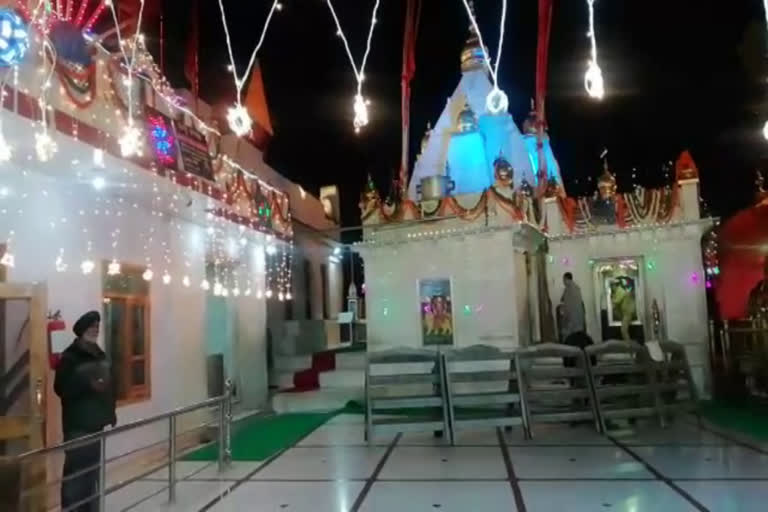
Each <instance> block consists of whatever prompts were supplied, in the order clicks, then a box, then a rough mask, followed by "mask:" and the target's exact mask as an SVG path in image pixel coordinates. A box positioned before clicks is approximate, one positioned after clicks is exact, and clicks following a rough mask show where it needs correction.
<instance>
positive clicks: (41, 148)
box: [35, 131, 59, 162]
mask: <svg viewBox="0 0 768 512" xmlns="http://www.w3.org/2000/svg"><path fill="white" fill-rule="evenodd" d="M58 150H59V146H58V145H57V144H56V141H55V140H53V139H52V138H51V136H50V135H49V134H48V131H42V132H39V133H36V134H35V152H36V153H37V159H38V160H40V161H41V162H47V161H49V160H50V159H51V158H53V155H55V154H56V152H57V151H58Z"/></svg>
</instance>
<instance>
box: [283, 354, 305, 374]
mask: <svg viewBox="0 0 768 512" xmlns="http://www.w3.org/2000/svg"><path fill="white" fill-rule="evenodd" d="M311 367H312V356H311V355H309V356H276V357H275V370H278V371H284V372H298V371H301V370H306V369H307V368H311Z"/></svg>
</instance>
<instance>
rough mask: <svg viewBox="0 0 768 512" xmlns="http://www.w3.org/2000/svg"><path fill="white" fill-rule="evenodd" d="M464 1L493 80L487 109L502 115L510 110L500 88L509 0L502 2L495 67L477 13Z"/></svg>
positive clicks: (506, 98)
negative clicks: (502, 52)
mask: <svg viewBox="0 0 768 512" xmlns="http://www.w3.org/2000/svg"><path fill="white" fill-rule="evenodd" d="M462 1H463V3H464V8H465V9H466V11H467V15H468V16H469V20H470V22H471V23H472V27H473V28H474V29H475V33H476V34H477V40H478V42H479V43H480V50H481V51H482V52H483V61H484V62H485V66H486V67H487V68H488V73H489V74H490V75H491V79H492V80H493V88H492V89H491V92H489V93H488V96H486V98H485V108H486V109H487V110H488V112H490V113H491V114H500V113H502V112H506V111H507V108H509V98H508V97H507V95H506V93H505V92H504V91H502V90H501V89H500V88H499V64H500V63H501V50H502V48H503V46H504V25H505V21H506V19H507V0H502V2H501V20H500V21H499V49H498V52H497V55H496V63H495V64H494V65H493V66H492V65H491V57H490V56H489V55H488V50H487V49H486V48H485V43H484V42H483V35H482V34H481V32H480V27H479V26H478V24H477V19H476V18H475V13H474V12H472V7H471V6H470V5H469V2H468V0H462Z"/></svg>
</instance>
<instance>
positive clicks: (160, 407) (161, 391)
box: [0, 164, 267, 453]
mask: <svg viewBox="0 0 768 512" xmlns="http://www.w3.org/2000/svg"><path fill="white" fill-rule="evenodd" d="M0 186H1V187H2V188H1V189H0V192H3V193H6V192H7V197H0V205H1V206H0V238H5V237H7V236H9V233H10V231H11V230H12V231H14V232H15V235H14V236H13V237H12V238H11V241H10V245H9V247H10V250H11V251H12V253H13V254H14V255H15V259H16V265H15V268H12V269H9V270H8V280H9V281H12V282H29V281H45V282H47V287H48V307H49V309H50V310H51V311H55V310H57V309H60V310H61V312H62V316H63V319H64V320H65V321H66V323H67V327H68V329H71V327H72V325H73V323H74V321H75V320H76V319H77V318H78V317H79V316H80V315H82V314H83V313H84V312H86V311H88V310H91V309H95V310H98V311H101V310H102V276H101V261H102V260H110V259H112V258H113V257H116V258H117V259H118V261H120V262H122V263H125V264H128V263H130V264H135V265H139V266H142V265H144V263H145V257H146V255H147V254H149V256H150V257H151V261H152V263H153V268H154V270H155V279H154V280H153V281H152V283H151V292H150V300H151V319H150V321H151V356H152V367H151V386H152V389H151V391H152V396H151V399H150V400H147V401H143V402H140V403H137V404H133V405H126V406H124V407H120V408H119V409H118V421H119V422H120V423H127V422H130V421H133V420H137V419H140V418H144V417H147V416H151V415H154V414H158V413H161V412H164V411H167V410H169V409H172V408H175V407H179V406H183V405H186V404H190V403H193V402H196V401H200V400H203V399H205V398H207V382H206V371H205V355H206V350H205V343H204V333H205V324H204V322H205V316H206V315H205V306H206V293H205V292H203V291H202V290H201V289H200V288H199V283H200V282H201V281H202V279H203V278H204V275H205V266H204V260H205V250H206V249H205V243H204V241H205V237H206V233H205V228H204V227H203V226H200V225H196V224H191V223H188V222H183V221H180V220H174V221H172V220H171V219H170V218H169V217H168V216H167V215H164V216H162V217H160V216H158V215H151V214H150V213H149V212H148V211H145V210H143V209H142V208H141V207H137V208H134V207H133V206H132V205H131V203H130V201H124V202H123V203H118V202H117V200H116V199H115V198H110V196H109V194H110V193H111V192H110V191H108V190H105V191H104V192H101V193H97V192H95V191H94V189H93V188H92V187H91V186H90V185H87V184H85V185H84V184H72V183H67V182H65V181H63V180H57V181H53V180H52V179H51V178H50V177H48V176H44V175H39V174H36V173H34V172H29V173H27V175H26V176H23V175H22V172H21V171H20V169H18V168H16V167H15V166H13V165H12V164H4V165H3V174H2V175H0ZM113 192H114V191H113ZM0 195H1V194H0ZM107 201H110V202H109V203H107ZM81 212H82V214H81ZM96 212H98V214H97V213H96ZM118 212H120V214H118ZM171 222H173V224H171ZM150 226H152V227H154V229H155V234H154V242H153V243H152V244H151V246H150V247H149V249H148V251H145V250H144V242H145V241H144V238H143V234H145V233H147V232H148V229H149V227H150ZM179 226H180V229H179ZM116 228H119V229H120V235H119V237H118V239H117V240H118V244H117V247H116V248H112V240H113V238H112V236H111V234H112V233H113V232H114V230H115V229H116ZM84 230H87V233H84ZM257 236H258V237H261V235H257ZM87 240H91V241H92V243H93V246H92V252H91V254H90V255H89V256H87V252H86V247H87V243H86V242H87ZM164 243H165V244H168V247H169V253H168V254H169V255H170V257H171V261H172V262H171V265H170V266H169V267H168V268H169V271H170V272H171V274H172V276H173V282H172V283H171V285H169V286H166V285H164V284H163V283H162V282H161V279H160V276H161V274H162V271H163V269H164V264H163V263H162V258H163V256H164V254H165V250H164V247H163V245H162V244H164ZM60 249H63V256H64V261H65V262H66V263H67V264H68V269H67V271H65V272H57V271H56V269H55V266H54V262H55V259H56V257H57V256H58V254H59V251H60ZM261 250H262V248H261V246H259V245H257V244H255V245H254V249H253V253H254V254H256V253H257V252H259V251H261ZM86 257H88V258H90V259H92V260H93V261H94V262H95V263H96V264H97V266H96V269H95V270H94V272H93V273H92V274H90V275H83V274H82V272H81V271H80V263H81V261H82V260H83V259H85V258H86ZM185 259H186V260H187V261H188V262H189V267H188V268H186V267H185V265H184V261H185ZM249 265H251V268H252V270H253V271H254V272H257V273H258V275H256V278H257V279H262V280H263V267H262V268H258V258H257V257H253V258H252V259H251V260H250V262H249ZM262 265H263V260H262ZM184 273H187V274H188V275H189V277H190V279H191V281H192V283H193V285H192V286H191V287H189V288H186V287H184V286H182V284H181V279H182V275H183V274H184ZM229 300H232V301H233V303H234V302H236V303H237V311H238V330H237V332H238V336H239V339H238V347H239V354H238V362H239V364H242V365H245V367H247V368H248V370H249V371H248V372H243V373H244V374H246V375H247V377H245V382H243V383H241V384H242V390H243V391H244V393H243V397H244V401H246V403H247V404H249V405H254V406H255V405H263V404H264V402H265V401H266V393H267V388H266V370H265V368H264V366H265V361H264V351H265V340H264V326H265V305H264V302H263V301H260V300H257V299H256V298H254V297H249V298H245V297H241V298H240V299H239V300H237V301H235V300H234V299H232V298H230V299H229ZM51 377H52V376H51ZM52 399H53V400H57V398H56V397H55V396H54V397H52ZM200 419H201V417H200V416H199V415H198V417H197V418H189V419H187V420H183V421H182V423H181V424H180V426H179V428H183V426H184V425H185V424H187V425H189V426H192V424H196V423H198V422H199V421H200ZM52 421H59V420H58V419H55V420H53V419H52ZM166 435H167V426H166V425H165V424H161V425H157V426H154V427H149V428H146V429H142V430H141V431H140V432H136V433H133V434H130V435H121V436H118V437H116V438H113V439H112V440H111V442H110V452H112V453H116V452H121V451H124V450H128V449H135V448H136V447H137V446H140V445H142V444H146V443H149V442H152V441H156V440H158V439H161V438H163V437H165V436H166Z"/></svg>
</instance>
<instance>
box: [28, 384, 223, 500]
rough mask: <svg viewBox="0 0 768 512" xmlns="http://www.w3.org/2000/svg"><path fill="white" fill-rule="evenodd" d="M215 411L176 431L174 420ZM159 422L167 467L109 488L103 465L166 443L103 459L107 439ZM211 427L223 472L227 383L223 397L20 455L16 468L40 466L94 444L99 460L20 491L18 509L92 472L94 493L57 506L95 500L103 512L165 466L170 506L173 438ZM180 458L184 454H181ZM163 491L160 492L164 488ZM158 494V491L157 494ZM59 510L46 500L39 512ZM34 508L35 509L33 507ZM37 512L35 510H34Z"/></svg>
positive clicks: (176, 453)
mask: <svg viewBox="0 0 768 512" xmlns="http://www.w3.org/2000/svg"><path fill="white" fill-rule="evenodd" d="M212 408H215V409H217V411H216V413H217V414H216V415H217V418H216V419H214V420H212V421H207V422H204V423H202V424H199V425H196V426H194V427H192V428H189V429H187V430H185V431H183V432H181V433H180V432H178V430H177V427H178V422H177V420H178V418H179V417H180V416H182V415H184V414H189V413H192V412H196V411H202V410H205V409H212ZM163 421H167V422H168V439H167V443H168V462H167V464H166V463H165V462H163V463H161V464H159V465H155V466H153V467H152V468H150V469H147V470H144V471H141V473H140V474H138V475H134V476H131V477H130V478H127V479H125V480H123V481H120V482H118V483H116V484H114V485H111V486H109V487H107V480H106V477H107V464H109V463H114V462H115V461H118V460H120V459H124V458H126V457H128V456H131V455H136V454H137V453H138V452H141V451H143V450H148V449H152V448H155V447H158V446H161V445H162V444H164V443H165V442H166V440H163V441H159V442H154V443H152V444H149V445H146V446H142V447H139V448H135V449H132V450H130V451H128V452H125V453H121V454H119V455H116V456H114V457H111V458H107V439H109V438H111V437H114V436H117V435H119V434H125V433H127V432H131V431H135V430H137V429H140V428H142V427H146V426H149V425H153V424H156V423H160V422H163ZM212 426H217V427H218V436H217V441H215V442H218V447H219V449H218V460H217V462H218V469H219V471H220V472H221V471H224V470H225V469H226V467H227V466H228V465H229V464H230V462H231V460H232V451H231V438H232V383H231V381H230V380H227V381H226V383H225V386H224V394H223V395H221V396H218V397H214V398H210V399H208V400H204V401H202V402H198V403H195V404H191V405H188V406H185V407H181V408H179V409H174V410H172V411H169V412H166V413H163V414H158V415H156V416H152V417H149V418H145V419H141V420H137V421H134V422H131V423H128V424H125V425H121V426H119V427H116V428H112V429H109V430H105V431H102V432H96V433H94V434H89V435H86V436H83V437H79V438H77V439H72V440H70V441H66V442H63V443H60V444H57V445H53V446H49V447H45V448H40V449H37V450H33V451H29V452H26V453H22V454H20V455H18V456H17V457H15V462H17V463H18V464H19V466H20V467H23V466H24V465H25V464H28V463H30V462H31V461H33V460H34V459H37V458H43V464H45V463H46V462H45V458H46V457H49V456H51V455H55V454H57V453H58V454H60V453H65V454H66V453H73V452H74V451H76V450H78V449H80V450H82V449H83V448H85V447H88V446H92V445H93V444H95V443H98V447H99V461H98V463H97V464H93V465H90V466H88V467H86V468H83V469H79V470H78V471H77V472H74V473H70V474H64V475H63V476H62V478H59V479H54V480H52V481H46V482H41V483H39V484H36V485H34V486H32V487H29V488H24V489H22V490H21V495H20V499H19V504H20V509H19V510H31V509H32V507H29V506H27V507H24V506H21V505H22V504H23V503H25V502H27V501H29V499H30V497H31V496H34V495H38V494H42V495H43V496H45V495H46V494H47V492H46V491H47V490H48V489H49V488H51V487H53V488H55V489H58V486H59V485H64V484H65V483H66V482H68V481H70V480H73V479H76V478H81V477H83V476H85V475H87V474H89V473H93V472H94V471H98V476H97V477H96V481H97V486H98V490H97V491H96V492H95V493H94V494H91V495H89V496H86V497H85V498H83V499H81V500H79V501H78V502H77V503H71V504H68V505H67V506H66V507H64V506H62V507H61V512H69V511H72V510H78V507H81V506H83V505H85V504H88V503H92V502H94V501H96V500H98V503H99V510H102V511H103V510H106V498H107V495H109V494H111V493H113V492H115V491H118V490H120V489H122V488H124V487H126V486H128V485H130V484H132V483H135V482H137V481H139V480H142V479H145V478H147V477H148V476H149V475H151V474H153V473H155V472H157V471H159V470H162V469H163V468H164V467H165V466H166V465H167V466H168V478H167V482H168V483H167V487H166V488H167V490H168V501H169V502H170V503H173V502H175V501H176V483H177V481H178V478H177V473H176V461H177V459H178V458H179V455H180V454H179V450H178V445H177V439H178V438H179V437H180V436H183V435H185V434H190V433H194V432H196V431H201V430H203V429H205V428H210V427H212ZM213 442H214V441H210V443H213ZM200 447H201V445H200V444H197V445H195V446H193V447H192V448H191V449H190V450H189V451H194V450H196V449H199V448H200ZM181 455H182V456H183V455H184V453H182V454H181ZM166 488H164V489H166ZM159 492H162V489H161V490H160V491H159ZM159 492H156V493H155V494H158V493H159ZM57 507H59V503H58V502H57V503H55V504H51V502H50V501H47V502H46V503H45V506H44V507H43V510H46V511H48V510H53V509H56V508H57ZM34 508H38V507H34ZM38 509H39V508H38Z"/></svg>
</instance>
